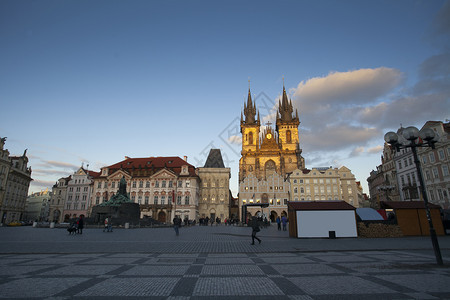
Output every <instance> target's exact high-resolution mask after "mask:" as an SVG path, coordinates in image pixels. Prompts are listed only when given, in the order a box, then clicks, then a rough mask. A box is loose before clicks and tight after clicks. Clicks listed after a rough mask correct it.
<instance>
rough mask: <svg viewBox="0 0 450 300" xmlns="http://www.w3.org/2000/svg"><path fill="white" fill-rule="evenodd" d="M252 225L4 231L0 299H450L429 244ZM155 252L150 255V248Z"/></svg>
mask: <svg viewBox="0 0 450 300" xmlns="http://www.w3.org/2000/svg"><path fill="white" fill-rule="evenodd" d="M248 231H249V230H248V228H225V227H223V228H216V227H213V228H211V227H208V228H199V227H196V228H190V229H189V228H183V229H182V231H181V235H180V236H179V237H175V235H174V232H173V229H170V228H168V229H139V230H128V231H127V230H115V231H114V232H113V233H102V232H101V230H93V229H87V230H85V231H84V233H83V235H82V236H80V235H79V236H67V235H65V234H64V231H63V230H59V231H58V230H51V229H42V228H39V229H33V228H21V229H11V228H0V240H1V241H2V247H0V299H48V300H65V299H108V300H111V299H112V300H114V299H170V300H192V299H213V300H221V299H223V300H225V299H227V300H234V299H236V300H237V299H255V300H256V299H258V300H261V299H262V300H264V299H290V300H306V299H319V300H320V299H324V300H328V299H364V300H370V299H450V267H449V266H450V262H449V259H448V258H449V252H450V251H449V250H450V239H449V237H442V238H441V237H440V242H441V245H442V253H443V257H444V262H445V264H444V266H437V265H436V263H435V257H434V255H433V251H432V250H430V247H431V245H430V244H431V243H430V241H429V239H428V238H404V239H378V240H376V239H336V240H328V239H308V240H299V239H292V238H289V237H288V236H287V233H285V232H278V231H277V230H276V229H274V228H269V229H267V230H266V229H264V230H262V231H261V233H260V236H261V238H262V239H263V242H262V244H260V245H259V244H257V245H254V246H250V245H249V244H250V237H249V235H248ZM149 250H152V251H149Z"/></svg>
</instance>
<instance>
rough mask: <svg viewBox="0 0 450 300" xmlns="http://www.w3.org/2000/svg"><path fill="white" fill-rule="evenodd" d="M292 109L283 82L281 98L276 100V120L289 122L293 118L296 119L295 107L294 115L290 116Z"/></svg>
mask: <svg viewBox="0 0 450 300" xmlns="http://www.w3.org/2000/svg"><path fill="white" fill-rule="evenodd" d="M293 111H294V108H293V106H292V100H290V99H289V98H288V96H287V94H286V89H285V88H284V84H283V96H282V98H281V100H279V101H278V111H277V121H281V122H291V121H293V120H298V112H297V109H295V117H293V116H292V113H293Z"/></svg>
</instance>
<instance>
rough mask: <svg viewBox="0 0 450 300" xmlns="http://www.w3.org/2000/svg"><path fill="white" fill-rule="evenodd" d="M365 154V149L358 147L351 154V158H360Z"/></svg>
mask: <svg viewBox="0 0 450 300" xmlns="http://www.w3.org/2000/svg"><path fill="white" fill-rule="evenodd" d="M362 153H364V147H356V148H355V149H353V150H352V152H350V157H354V156H359V155H361V154H362Z"/></svg>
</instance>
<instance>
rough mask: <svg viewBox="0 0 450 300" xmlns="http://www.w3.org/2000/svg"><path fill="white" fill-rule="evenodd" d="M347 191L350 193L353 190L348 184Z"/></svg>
mask: <svg viewBox="0 0 450 300" xmlns="http://www.w3.org/2000/svg"><path fill="white" fill-rule="evenodd" d="M347 192H348V193H349V194H352V193H353V190H352V187H351V186H348V187H347Z"/></svg>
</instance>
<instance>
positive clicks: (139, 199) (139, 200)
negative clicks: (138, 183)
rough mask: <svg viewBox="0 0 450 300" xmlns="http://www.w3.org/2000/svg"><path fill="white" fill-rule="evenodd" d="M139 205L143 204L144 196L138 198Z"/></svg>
mask: <svg viewBox="0 0 450 300" xmlns="http://www.w3.org/2000/svg"><path fill="white" fill-rule="evenodd" d="M138 204H139V205H140V204H142V196H138Z"/></svg>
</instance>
